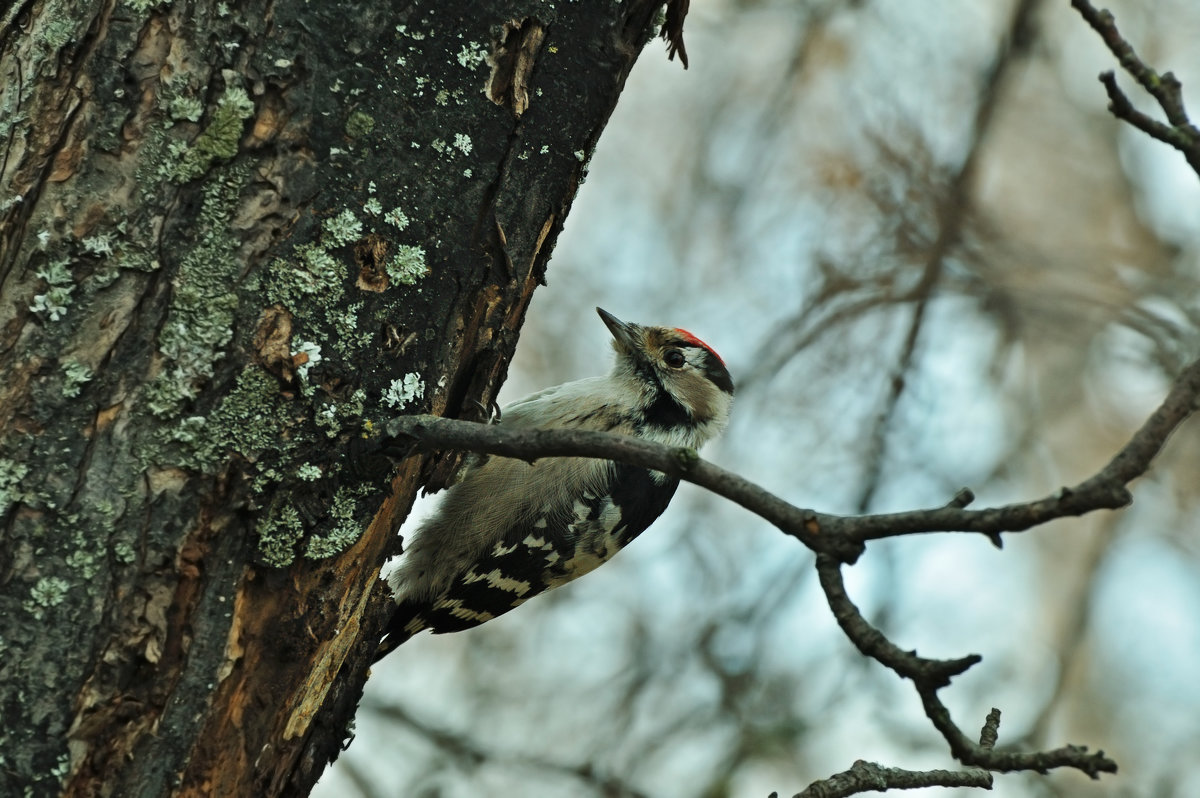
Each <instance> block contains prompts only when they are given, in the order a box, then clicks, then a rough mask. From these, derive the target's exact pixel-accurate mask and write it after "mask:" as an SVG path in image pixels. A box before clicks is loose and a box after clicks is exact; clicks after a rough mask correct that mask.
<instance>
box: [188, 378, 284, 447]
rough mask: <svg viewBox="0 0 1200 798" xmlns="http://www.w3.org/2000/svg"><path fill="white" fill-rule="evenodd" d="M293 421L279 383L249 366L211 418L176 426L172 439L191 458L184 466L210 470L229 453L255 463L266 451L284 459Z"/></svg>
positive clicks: (196, 418)
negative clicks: (285, 433) (287, 434)
mask: <svg viewBox="0 0 1200 798" xmlns="http://www.w3.org/2000/svg"><path fill="white" fill-rule="evenodd" d="M291 420H292V419H291V413H290V409H289V406H288V402H287V400H285V399H284V398H283V396H281V395H280V393H279V383H277V382H276V381H275V379H274V378H272V377H271V375H269V374H267V373H266V372H265V371H263V370H262V369H261V368H259V367H258V366H247V367H246V368H245V369H243V370H242V373H241V374H239V375H238V378H237V384H236V385H235V386H234V388H233V390H232V391H230V392H229V393H228V394H227V395H226V396H225V398H224V399H223V400H222V401H221V404H220V405H218V406H217V409H216V410H214V411H213V412H212V414H210V415H209V416H208V417H207V418H201V417H193V418H192V419H188V421H189V422H191V423H189V424H182V425H180V426H179V427H177V428H176V431H175V432H174V433H173V439H174V440H175V441H176V442H179V443H183V444H185V448H186V449H187V450H188V452H189V453H190V456H189V457H188V461H187V462H186V463H185V465H189V466H191V467H193V468H197V469H199V470H201V471H210V470H212V469H213V468H215V467H216V466H218V465H219V464H220V463H223V462H224V461H225V459H226V458H227V456H228V454H229V453H230V452H235V453H237V454H238V455H240V456H241V457H242V458H244V459H245V460H248V461H251V462H255V461H258V460H259V459H260V457H261V456H262V454H263V453H264V452H271V453H272V454H273V455H281V454H282V453H283V451H284V450H285V449H286V448H287V444H286V442H285V441H286V438H285V436H284V432H285V430H286V429H287V427H288V426H289V424H290V422H291Z"/></svg>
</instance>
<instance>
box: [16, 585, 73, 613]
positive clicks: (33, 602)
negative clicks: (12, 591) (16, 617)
mask: <svg viewBox="0 0 1200 798" xmlns="http://www.w3.org/2000/svg"><path fill="white" fill-rule="evenodd" d="M70 588H71V585H70V583H68V582H67V581H66V580H65V579H60V578H59V577H57V576H44V577H42V578H41V579H39V580H38V581H37V584H35V585H34V586H33V588H32V589H31V590H30V591H29V598H28V599H27V600H26V601H25V604H24V607H25V610H26V612H29V613H30V614H31V615H33V617H35V618H37V619H38V620H41V619H42V618H43V617H45V614H46V613H45V610H47V609H49V608H51V607H57V606H58V605H59V604H62V603H63V601H64V600H65V599H66V598H67V591H68V590H70Z"/></svg>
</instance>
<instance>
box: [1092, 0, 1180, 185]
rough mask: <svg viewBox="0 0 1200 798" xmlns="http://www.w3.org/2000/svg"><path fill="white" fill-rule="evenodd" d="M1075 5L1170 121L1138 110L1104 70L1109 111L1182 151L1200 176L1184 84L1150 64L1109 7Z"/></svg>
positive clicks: (1103, 75) (1112, 77)
mask: <svg viewBox="0 0 1200 798" xmlns="http://www.w3.org/2000/svg"><path fill="white" fill-rule="evenodd" d="M1071 5H1072V7H1074V8H1075V10H1076V11H1078V12H1079V14H1080V16H1082V17H1083V18H1084V20H1086V21H1087V23H1088V25H1090V26H1091V28H1092V30H1094V31H1096V33H1098V34H1100V38H1101V39H1103V40H1104V44H1105V45H1106V46H1107V47H1108V49H1109V52H1111V53H1112V54H1113V55H1114V56H1116V58H1117V61H1118V62H1119V63H1120V64H1121V68H1122V69H1124V70H1125V71H1126V72H1128V73H1129V74H1130V75H1131V76H1133V79H1134V80H1136V81H1137V82H1138V85H1140V86H1141V87H1142V88H1143V89H1145V90H1146V92H1147V93H1148V94H1149V95H1150V96H1151V97H1153V98H1154V100H1155V102H1157V103H1158V106H1159V108H1161V109H1162V111H1163V114H1164V115H1166V117H1167V122H1168V123H1169V124H1163V123H1162V122H1159V121H1158V120H1157V119H1154V118H1152V117H1150V116H1148V115H1147V114H1145V113H1143V112H1141V111H1139V110H1137V109H1136V108H1135V107H1134V105H1133V103H1132V102H1130V100H1129V98H1128V97H1127V96H1126V95H1125V93H1124V92H1123V91H1121V87H1120V86H1118V85H1117V78H1116V76H1115V75H1114V74H1113V73H1112V72H1103V73H1101V75H1100V81H1101V82H1102V83H1103V84H1104V89H1105V91H1106V92H1107V93H1108V99H1109V106H1108V110H1109V111H1111V112H1112V114H1113V116H1115V117H1117V118H1118V119H1122V120H1124V121H1126V122H1128V123H1129V124H1131V125H1133V126H1134V127H1135V128H1137V129H1138V130H1140V131H1142V132H1143V133H1145V134H1146V135H1148V136H1151V137H1153V138H1156V139H1158V140H1159V141H1161V142H1163V143H1164V144H1169V145H1170V146H1172V147H1174V148H1175V149H1177V150H1179V151H1180V152H1181V153H1183V156H1184V157H1185V158H1187V162H1188V164H1190V165H1191V167H1192V169H1193V170H1194V171H1195V172H1196V174H1197V175H1200V129H1197V127H1196V126H1195V125H1193V124H1192V121H1191V119H1189V118H1188V114H1187V109H1186V108H1185V107H1184V104H1183V86H1182V85H1181V84H1180V82H1179V79H1178V78H1176V77H1175V75H1173V74H1172V73H1170V72H1164V73H1162V74H1161V75H1160V74H1158V72H1157V71H1155V70H1154V69H1153V68H1151V67H1150V66H1149V65H1148V64H1146V62H1145V61H1143V60H1142V59H1141V57H1139V56H1138V54H1137V52H1136V51H1135V50H1134V49H1133V45H1132V44H1130V43H1129V40H1127V39H1126V38H1125V37H1124V36H1122V35H1121V32H1120V31H1119V30H1117V23H1116V20H1115V19H1114V18H1113V15H1112V13H1111V12H1109V11H1108V10H1107V9H1097V8H1096V7H1095V6H1093V5H1092V4H1091V3H1090V2H1089V0H1071Z"/></svg>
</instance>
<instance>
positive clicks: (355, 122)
mask: <svg viewBox="0 0 1200 798" xmlns="http://www.w3.org/2000/svg"><path fill="white" fill-rule="evenodd" d="M374 129H375V118H374V117H373V116H371V115H370V114H368V113H366V112H364V111H355V112H354V113H352V114H350V118H349V119H347V120H346V135H347V136H349V137H350V138H352V139H359V138H362V137H363V136H367V135H370V133H371V131H372V130H374Z"/></svg>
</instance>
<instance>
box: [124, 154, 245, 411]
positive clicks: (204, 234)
mask: <svg viewBox="0 0 1200 798" xmlns="http://www.w3.org/2000/svg"><path fill="white" fill-rule="evenodd" d="M245 181H246V174H245V170H244V169H233V170H231V171H230V172H229V173H228V174H225V175H222V176H219V177H218V176H213V177H211V178H209V181H208V183H207V184H206V185H205V187H204V192H203V202H202V204H201V208H200V214H199V218H198V219H197V225H196V230H197V238H196V240H195V241H194V242H193V243H192V246H191V249H190V250H188V251H187V252H186V253H185V254H184V256H183V258H182V259H181V261H180V265H179V272H178V275H177V277H176V279H175V292H174V296H173V297H172V302H171V309H170V312H169V314H168V317H167V322H166V324H164V325H163V329H162V333H161V334H160V335H159V339H158V348H159V354H160V356H161V362H160V364H159V374H158V376H157V377H156V378H155V379H154V381H153V382H152V383H151V385H150V386H149V387H148V388H147V390H146V401H147V406H148V407H149V409H150V412H152V413H153V414H154V415H156V416H158V417H159V418H169V417H171V416H174V415H176V414H177V413H178V412H179V411H180V409H181V408H182V407H183V405H184V403H185V402H186V401H188V400H190V399H193V398H195V397H196V396H197V395H198V394H199V391H200V389H201V387H202V386H203V385H204V384H205V383H206V382H207V381H208V380H209V379H210V378H211V377H212V375H213V367H214V364H215V363H216V361H217V360H218V359H220V358H221V357H222V356H223V355H224V347H225V345H226V344H227V343H229V340H230V339H231V338H232V337H233V321H234V311H235V310H236V309H237V306H238V297H237V294H236V293H235V291H234V286H235V285H236V284H237V279H238V276H239V274H240V271H241V263H240V261H239V259H238V257H237V251H238V245H239V242H238V241H237V239H236V238H234V234H233V233H232V231H231V230H230V229H229V220H230V218H231V216H232V214H233V211H234V209H235V206H236V203H237V199H238V196H239V194H240V193H241V189H242V187H243V186H244V184H245Z"/></svg>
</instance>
